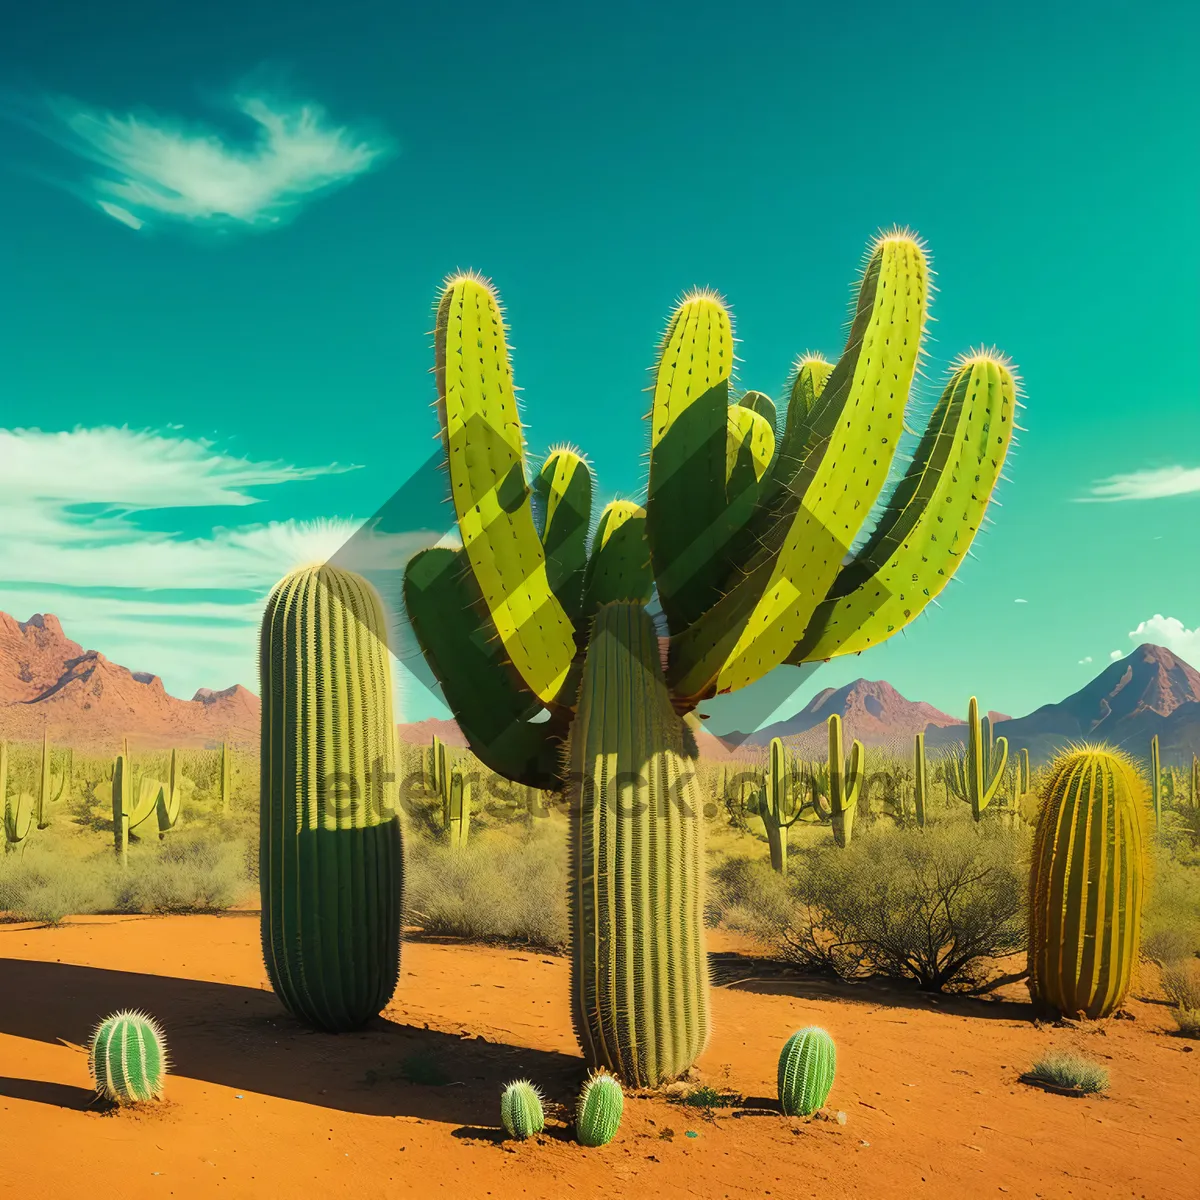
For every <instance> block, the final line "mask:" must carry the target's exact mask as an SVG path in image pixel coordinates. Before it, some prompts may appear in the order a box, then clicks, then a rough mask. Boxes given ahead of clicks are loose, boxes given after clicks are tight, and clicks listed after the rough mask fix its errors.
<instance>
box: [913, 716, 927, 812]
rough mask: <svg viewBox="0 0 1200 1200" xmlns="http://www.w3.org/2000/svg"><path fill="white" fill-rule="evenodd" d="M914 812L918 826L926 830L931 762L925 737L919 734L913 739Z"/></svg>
mask: <svg viewBox="0 0 1200 1200" xmlns="http://www.w3.org/2000/svg"><path fill="white" fill-rule="evenodd" d="M913 773H914V779H913V810H914V812H915V813H916V818H917V826H918V828H920V829H924V828H925V805H926V802H927V801H928V799H929V760H928V759H927V758H926V757H925V735H924V734H923V733H918V734H916V735H915V737H914V738H913Z"/></svg>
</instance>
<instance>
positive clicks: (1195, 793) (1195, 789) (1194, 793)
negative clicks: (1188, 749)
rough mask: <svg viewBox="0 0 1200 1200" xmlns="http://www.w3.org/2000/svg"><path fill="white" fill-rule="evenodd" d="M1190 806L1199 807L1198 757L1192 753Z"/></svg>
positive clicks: (1199, 767) (1199, 761)
mask: <svg viewBox="0 0 1200 1200" xmlns="http://www.w3.org/2000/svg"><path fill="white" fill-rule="evenodd" d="M1191 798H1192V807H1193V808H1200V758H1197V757H1196V756H1195V755H1194V754H1193V755H1192V790H1191Z"/></svg>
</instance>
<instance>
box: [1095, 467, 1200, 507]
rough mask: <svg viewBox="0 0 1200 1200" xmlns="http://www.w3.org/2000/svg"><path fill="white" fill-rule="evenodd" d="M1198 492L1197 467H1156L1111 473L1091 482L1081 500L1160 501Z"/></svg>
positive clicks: (1199, 482)
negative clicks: (1125, 472) (1106, 476)
mask: <svg viewBox="0 0 1200 1200" xmlns="http://www.w3.org/2000/svg"><path fill="white" fill-rule="evenodd" d="M1194 492H1200V467H1181V466H1178V465H1176V466H1173V467H1157V468H1153V469H1148V470H1145V471H1133V472H1130V473H1129V474H1126V475H1112V476H1110V477H1109V478H1108V479H1102V480H1100V481H1099V482H1097V483H1094V484H1093V485H1092V488H1091V491H1090V494H1089V495H1087V496H1081V497H1079V499H1080V500H1159V499H1161V498H1162V497H1164V496H1187V495H1191V494H1192V493H1194Z"/></svg>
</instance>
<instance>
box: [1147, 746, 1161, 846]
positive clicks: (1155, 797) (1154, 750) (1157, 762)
mask: <svg viewBox="0 0 1200 1200" xmlns="http://www.w3.org/2000/svg"><path fill="white" fill-rule="evenodd" d="M1150 805H1151V808H1152V809H1153V810H1154V828H1155V829H1157V828H1158V827H1159V826H1160V825H1161V824H1162V759H1161V758H1159V755H1158V734H1157V733H1156V734H1155V735H1154V736H1153V737H1152V738H1151V739H1150Z"/></svg>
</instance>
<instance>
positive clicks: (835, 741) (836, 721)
mask: <svg viewBox="0 0 1200 1200" xmlns="http://www.w3.org/2000/svg"><path fill="white" fill-rule="evenodd" d="M863 763H864V751H863V745H862V743H861V742H860V741H858V740H857V739H855V741H854V743H853V745H852V746H851V748H850V761H849V763H847V761H846V757H845V751H844V749H843V740H842V718H841V717H840V716H838V714H837V713H832V714H831V715H830V717H829V808H830V812H831V814H832V818H833V839H834V841H835V842H836V843H837V844H838V845H839V846H841V847H842V848H843V849H845V847H846V846H848V845H849V844H850V839H851V837H852V835H853V832H854V816H855V813H856V812H857V811H858V793H859V789H860V787H861V786H862V780H863Z"/></svg>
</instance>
